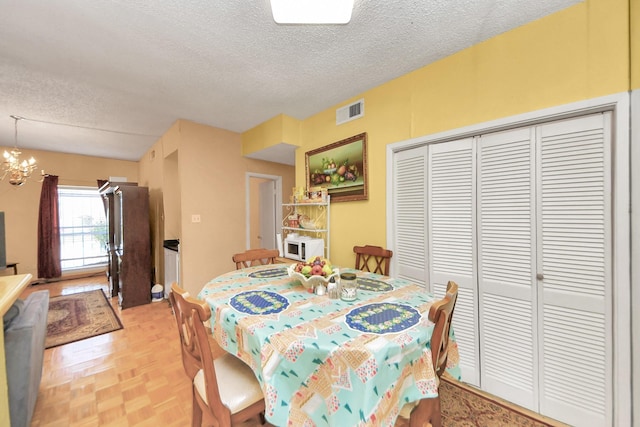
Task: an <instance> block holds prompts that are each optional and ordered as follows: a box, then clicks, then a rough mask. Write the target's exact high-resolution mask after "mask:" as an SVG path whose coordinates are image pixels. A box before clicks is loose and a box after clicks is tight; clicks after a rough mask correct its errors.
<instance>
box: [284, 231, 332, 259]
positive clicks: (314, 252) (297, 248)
mask: <svg viewBox="0 0 640 427" xmlns="http://www.w3.org/2000/svg"><path fill="white" fill-rule="evenodd" d="M284 256H285V258H290V259H295V260H298V261H304V262H306V261H308V260H310V259H311V258H313V257H315V256H320V257H324V240H323V239H312V238H310V237H306V236H297V237H287V238H286V239H284Z"/></svg>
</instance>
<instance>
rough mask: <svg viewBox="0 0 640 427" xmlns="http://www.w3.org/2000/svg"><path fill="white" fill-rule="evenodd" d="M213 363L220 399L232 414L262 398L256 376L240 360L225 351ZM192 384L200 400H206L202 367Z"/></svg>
mask: <svg viewBox="0 0 640 427" xmlns="http://www.w3.org/2000/svg"><path fill="white" fill-rule="evenodd" d="M213 363H214V365H215V368H216V375H217V376H218V384H220V387H219V390H220V400H222V403H223V404H224V405H225V406H226V407H227V408H229V410H230V411H231V413H232V414H235V413H237V412H240V411H241V410H243V409H245V408H247V407H249V406H251V405H252V404H254V403H255V402H258V401H260V400H262V399H263V398H264V396H263V394H262V390H261V389H260V383H258V380H257V379H256V376H255V375H254V373H253V371H252V370H251V368H249V366H247V364H246V363H244V362H243V361H242V360H240V359H238V358H237V357H235V356H233V355H232V354H229V353H225V354H224V355H222V356H220V357H217V358H216V359H214V361H213ZM193 384H194V385H195V388H196V390H197V391H198V394H199V395H200V397H201V398H202V400H204V401H205V402H207V393H206V391H205V385H204V371H203V370H202V369H200V371H198V373H197V374H196V376H195V377H194V379H193ZM207 404H208V402H207Z"/></svg>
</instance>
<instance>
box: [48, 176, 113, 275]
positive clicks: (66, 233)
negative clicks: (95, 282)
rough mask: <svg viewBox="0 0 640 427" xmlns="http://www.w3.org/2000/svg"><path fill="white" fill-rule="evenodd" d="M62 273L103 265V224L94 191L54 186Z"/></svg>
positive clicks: (101, 213)
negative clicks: (56, 193) (58, 217)
mask: <svg viewBox="0 0 640 427" xmlns="http://www.w3.org/2000/svg"><path fill="white" fill-rule="evenodd" d="M58 207H59V210H60V212H59V213H60V260H61V264H62V270H70V269H76V268H83V267H97V266H101V265H105V264H107V262H108V258H107V222H106V217H105V212H104V205H103V203H102V199H101V197H100V194H99V193H98V190H97V189H93V188H88V187H65V186H58Z"/></svg>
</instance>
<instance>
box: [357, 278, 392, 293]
mask: <svg viewBox="0 0 640 427" xmlns="http://www.w3.org/2000/svg"><path fill="white" fill-rule="evenodd" d="M358 289H362V290H363V291H372V292H389V291H392V290H393V289H394V287H393V285H392V284H390V283H387V282H383V281H382V280H376V279H369V278H366V277H358Z"/></svg>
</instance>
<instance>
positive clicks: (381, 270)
mask: <svg viewBox="0 0 640 427" xmlns="http://www.w3.org/2000/svg"><path fill="white" fill-rule="evenodd" d="M353 252H355V254H356V269H357V270H362V271H370V272H372V273H378V274H383V275H385V276H388V275H389V266H390V264H391V257H392V256H393V252H392V251H390V250H388V249H384V248H383V247H380V246H371V245H365V246H354V247H353ZM369 262H371V265H369ZM371 268H373V270H372V269H371Z"/></svg>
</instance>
